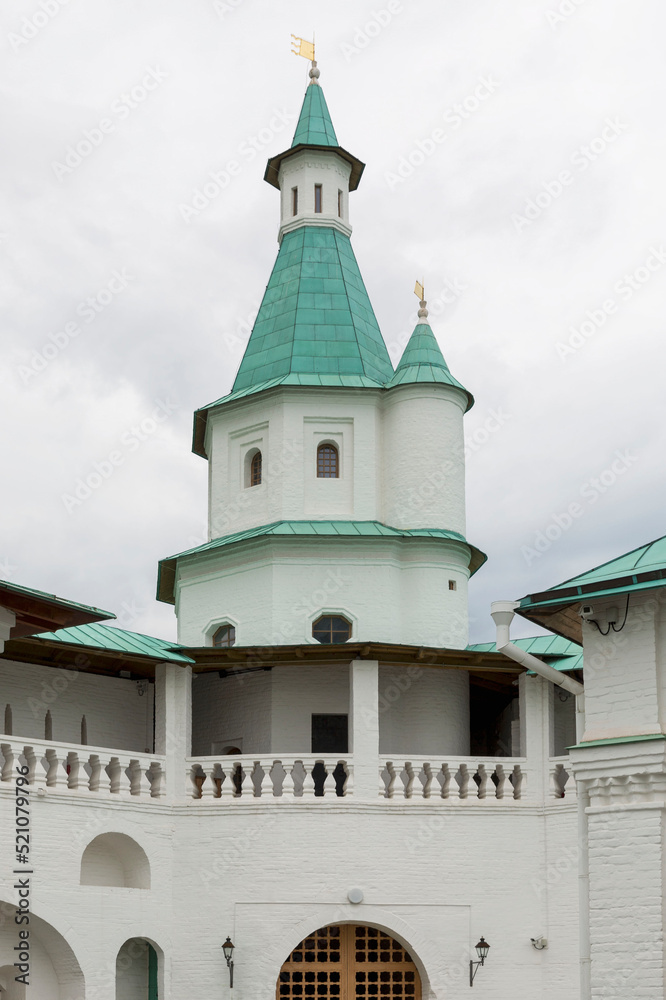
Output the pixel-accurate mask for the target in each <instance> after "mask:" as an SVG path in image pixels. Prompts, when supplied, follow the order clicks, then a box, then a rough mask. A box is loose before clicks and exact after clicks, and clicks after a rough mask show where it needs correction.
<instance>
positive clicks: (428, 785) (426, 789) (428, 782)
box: [423, 764, 435, 799]
mask: <svg viewBox="0 0 666 1000" xmlns="http://www.w3.org/2000/svg"><path fill="white" fill-rule="evenodd" d="M423 773H424V774H425V782H424V784H423V798H424V799H429V798H430V794H431V792H432V783H433V780H434V777H435V776H434V774H433V773H432V767H431V766H430V764H424V765H423Z"/></svg>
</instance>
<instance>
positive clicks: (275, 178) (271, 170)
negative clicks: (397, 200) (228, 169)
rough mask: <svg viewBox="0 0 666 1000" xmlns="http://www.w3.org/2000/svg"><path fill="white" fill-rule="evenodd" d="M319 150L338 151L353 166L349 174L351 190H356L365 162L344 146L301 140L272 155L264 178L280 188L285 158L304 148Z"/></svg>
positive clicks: (325, 151) (341, 157)
mask: <svg viewBox="0 0 666 1000" xmlns="http://www.w3.org/2000/svg"><path fill="white" fill-rule="evenodd" d="M308 149H312V150H318V151H321V152H324V153H336V154H337V155H338V156H339V157H340V159H342V160H345V161H346V162H347V163H348V164H349V165H350V167H351V174H350V176H349V190H350V191H355V190H356V188H357V187H358V185H359V183H360V180H361V176H362V174H363V171H364V170H365V163H363V162H362V161H361V160H359V159H357V157H355V156H354V155H353V154H352V153H348V152H347V150H346V149H343V148H342V146H323V145H321V146H320V145H316V144H314V143H309V142H308V143H305V142H300V143H298V145H297V146H291V147H290V148H289V149H285V151H284V152H283V153H278V154H277V156H271V157H270V159H269V160H268V163H267V164H266V170H265V172H264V180H265V181H266V182H267V183H268V184H272V185H273V187H275V188H277V189H278V190H279V189H280V180H279V174H280V166H281V164H282V162H283V161H284V160H286V159H287V158H288V157H290V156H294V155H295V154H296V153H300V152H302V151H303V150H308Z"/></svg>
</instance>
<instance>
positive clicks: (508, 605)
mask: <svg viewBox="0 0 666 1000" xmlns="http://www.w3.org/2000/svg"><path fill="white" fill-rule="evenodd" d="M519 603H520V602H519V601H493V603H492V604H491V606H490V614H491V615H492V618H493V621H494V622H495V625H496V627H497V639H496V644H497V651H498V653H504V655H505V656H508V657H509V658H510V659H512V660H515V661H516V663H520V664H521V665H522V666H524V667H527V669H528V670H533V671H534V673H535V674H539V676H540V677H544V678H545V679H546V680H547V681H552V682H553V684H557V685H558V686H559V687H561V688H564V690H565V691H570V692H571V694H574V695H575V696H576V738H577V740H578V742H579V743H580V742H581V740H582V738H583V733H584V731H585V688H584V687H583V685H582V684H580V683H579V682H578V681H577V680H575V679H574V678H573V677H567V675H566V674H562V673H561V672H560V671H559V670H555V669H554V668H553V667H549V666H548V664H547V663H544V662H543V660H538V659H537V658H536V656H532V655H531V654H530V653H527V652H525V650H524V649H520V647H519V646H514V644H513V643H512V642H511V641H510V639H509V632H510V627H511V622H512V620H513V617H514V614H515V610H516V608H517V607H518V605H519ZM587 805H589V798H588V796H587V794H586V793H585V792H584V791H583V790H581V791H579V793H578V853H579V871H578V875H579V878H578V903H579V911H580V912H579V926H580V958H581V1000H588V998H589V997H590V894H589V868H588V841H587V809H586V806H587Z"/></svg>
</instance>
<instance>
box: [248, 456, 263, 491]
mask: <svg viewBox="0 0 666 1000" xmlns="http://www.w3.org/2000/svg"><path fill="white" fill-rule="evenodd" d="M260 483H261V452H260V451H258V452H257V453H256V454H255V455H254V456H253V458H252V461H251V462H250V486H259V484H260Z"/></svg>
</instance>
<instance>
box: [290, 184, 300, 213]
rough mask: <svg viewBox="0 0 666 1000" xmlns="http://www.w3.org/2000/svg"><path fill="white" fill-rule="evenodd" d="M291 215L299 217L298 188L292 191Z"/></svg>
mask: <svg viewBox="0 0 666 1000" xmlns="http://www.w3.org/2000/svg"><path fill="white" fill-rule="evenodd" d="M291 214H292V215H298V188H297V187H295V188H292V189H291Z"/></svg>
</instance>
